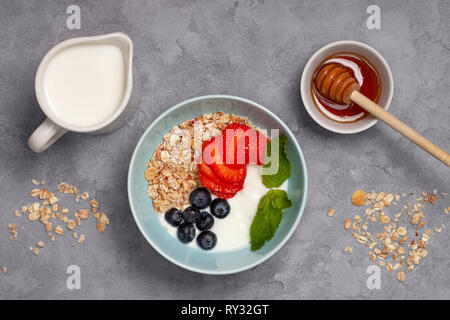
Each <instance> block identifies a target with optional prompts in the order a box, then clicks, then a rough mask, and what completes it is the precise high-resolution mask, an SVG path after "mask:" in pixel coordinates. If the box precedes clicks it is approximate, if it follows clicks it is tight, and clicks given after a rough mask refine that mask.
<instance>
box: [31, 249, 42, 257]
mask: <svg viewBox="0 0 450 320" xmlns="http://www.w3.org/2000/svg"><path fill="white" fill-rule="evenodd" d="M32 251H33V253H34V254H35V255H38V254H39V253H40V252H41V250H40V249H39V248H33V250H32Z"/></svg>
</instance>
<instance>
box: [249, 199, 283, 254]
mask: <svg viewBox="0 0 450 320" xmlns="http://www.w3.org/2000/svg"><path fill="white" fill-rule="evenodd" d="M291 206H292V202H291V200H289V198H288V196H287V193H286V191H284V190H269V191H268V192H267V193H266V194H265V195H264V196H263V197H262V198H261V199H260V200H259V203H258V210H257V211H256V215H255V217H254V218H253V222H252V225H251V227H250V244H251V250H252V251H256V250H259V249H260V248H261V247H262V246H263V245H264V243H266V241H269V240H270V239H272V238H273V236H274V234H275V231H277V229H278V226H279V225H280V221H281V218H282V215H283V210H284V209H286V208H290V207H291Z"/></svg>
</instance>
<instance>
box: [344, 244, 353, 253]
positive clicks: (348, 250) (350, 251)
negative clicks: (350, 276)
mask: <svg viewBox="0 0 450 320" xmlns="http://www.w3.org/2000/svg"><path fill="white" fill-rule="evenodd" d="M344 252H348V253H350V254H352V253H353V249H352V247H348V246H347V247H345V249H344Z"/></svg>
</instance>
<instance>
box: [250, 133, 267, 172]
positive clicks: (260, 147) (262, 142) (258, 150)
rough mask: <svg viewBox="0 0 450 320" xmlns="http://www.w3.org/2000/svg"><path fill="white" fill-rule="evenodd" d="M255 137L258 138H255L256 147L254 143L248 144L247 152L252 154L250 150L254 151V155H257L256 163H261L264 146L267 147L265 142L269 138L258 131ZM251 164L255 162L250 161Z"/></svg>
mask: <svg viewBox="0 0 450 320" xmlns="http://www.w3.org/2000/svg"><path fill="white" fill-rule="evenodd" d="M257 138H258V140H257V141H258V143H257V145H256V148H255V146H254V145H250V146H249V153H250V154H252V152H256V155H257V161H256V164H257V165H263V164H264V157H265V155H266V147H267V143H268V142H269V139H268V138H267V137H266V136H265V135H264V134H262V133H260V132H259V131H258V134H257ZM252 164H255V163H254V162H252Z"/></svg>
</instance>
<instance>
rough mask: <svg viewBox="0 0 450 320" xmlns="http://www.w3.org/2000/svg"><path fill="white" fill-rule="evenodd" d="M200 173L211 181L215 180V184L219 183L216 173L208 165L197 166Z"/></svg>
mask: <svg viewBox="0 0 450 320" xmlns="http://www.w3.org/2000/svg"><path fill="white" fill-rule="evenodd" d="M197 167H198V172H201V173H202V174H204V175H205V176H207V177H208V178H209V179H210V180H213V181H214V182H216V183H218V182H219V181H218V179H217V177H216V175H215V174H214V172H213V171H212V170H211V168H210V167H209V166H208V165H207V164H206V163H199V164H197Z"/></svg>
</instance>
